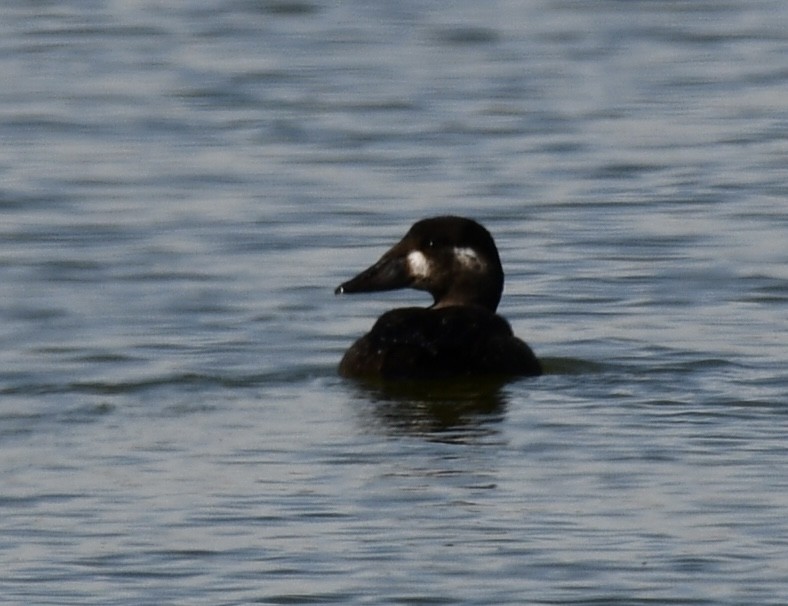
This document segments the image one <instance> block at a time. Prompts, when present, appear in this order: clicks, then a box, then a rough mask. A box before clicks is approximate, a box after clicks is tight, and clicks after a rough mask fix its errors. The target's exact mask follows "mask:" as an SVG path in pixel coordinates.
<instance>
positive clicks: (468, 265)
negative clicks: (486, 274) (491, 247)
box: [454, 247, 486, 271]
mask: <svg viewBox="0 0 788 606" xmlns="http://www.w3.org/2000/svg"><path fill="white" fill-rule="evenodd" d="M454 258H455V260H456V261H457V263H459V264H460V265H461V266H462V267H464V268H465V269H469V270H471V271H483V270H484V269H485V267H486V264H485V263H484V261H482V260H481V259H480V258H479V255H477V254H476V251H475V250H473V249H472V248H467V247H462V248H460V247H455V248H454Z"/></svg>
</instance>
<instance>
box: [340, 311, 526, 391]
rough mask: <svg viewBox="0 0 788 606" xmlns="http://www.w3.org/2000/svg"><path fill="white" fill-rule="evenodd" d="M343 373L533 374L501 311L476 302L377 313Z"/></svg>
mask: <svg viewBox="0 0 788 606" xmlns="http://www.w3.org/2000/svg"><path fill="white" fill-rule="evenodd" d="M339 372H340V374H341V375H343V376H345V377H370V378H375V377H376V378H383V379H443V378H449V377H462V376H471V375H475V376H483V375H486V376H538V375H540V374H542V369H541V366H540V364H539V361H538V360H537V359H536V356H535V355H534V353H533V352H532V351H531V348H530V347H528V345H527V344H526V343H525V342H523V341H522V340H520V339H518V338H517V337H515V336H514V334H513V333H512V329H511V327H510V326H509V323H508V322H507V321H506V320H504V319H503V318H502V317H501V316H499V315H497V314H495V313H493V312H491V311H489V310H487V309H483V308H480V307H468V306H450V307H442V308H432V309H429V308H427V309H425V308H421V307H407V308H402V309H395V310H392V311H389V312H387V313H385V314H383V315H382V316H381V317H380V318H379V319H378V321H377V322H376V323H375V325H374V326H373V327H372V330H371V331H370V332H369V333H367V334H366V335H364V336H363V337H361V338H360V339H359V340H358V341H356V342H355V343H354V344H353V346H352V347H351V348H350V349H349V350H348V351H347V352H346V353H345V355H344V357H343V358H342V361H341V362H340V365H339Z"/></svg>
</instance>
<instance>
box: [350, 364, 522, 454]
mask: <svg viewBox="0 0 788 606" xmlns="http://www.w3.org/2000/svg"><path fill="white" fill-rule="evenodd" d="M504 384H505V381H501V380H479V379H475V380H463V381H457V380H455V381H413V382H383V381H374V382H373V381H363V382H362V381H358V382H356V396H357V398H358V400H363V411H364V412H363V413H362V414H363V416H364V417H365V424H366V425H367V426H369V424H370V423H369V422H371V424H372V425H373V426H377V427H380V428H382V429H384V430H385V431H386V432H387V433H391V434H399V435H402V434H411V435H418V436H423V437H427V438H430V439H433V440H438V441H451V442H463V441H474V440H476V439H478V438H480V437H483V436H488V435H490V434H495V433H497V429H496V428H495V425H496V424H497V423H498V422H500V421H501V420H502V419H503V417H504V413H505V411H506V406H507V398H506V394H504V393H503V391H502V388H503V385H504ZM368 416H372V418H371V419H370V418H367V417H368Z"/></svg>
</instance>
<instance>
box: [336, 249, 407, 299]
mask: <svg viewBox="0 0 788 606" xmlns="http://www.w3.org/2000/svg"><path fill="white" fill-rule="evenodd" d="M392 252H393V251H390V252H389V253H386V254H385V255H383V257H381V259H380V261H378V262H377V263H375V264H374V265H373V266H372V267H370V268H368V269H365V270H364V271H362V272H361V273H360V274H358V275H357V276H356V277H355V278H352V279H350V280H348V281H347V282H344V283H342V284H340V285H339V286H337V289H336V290H335V291H334V294H336V295H341V294H351V293H358V292H378V291H381V290H395V289H397V288H406V287H408V286H410V285H411V283H412V282H413V278H412V277H411V276H410V272H409V268H408V264H407V260H406V258H405V257H403V256H401V255H399V254H391V253H392Z"/></svg>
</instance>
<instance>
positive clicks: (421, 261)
mask: <svg viewBox="0 0 788 606" xmlns="http://www.w3.org/2000/svg"><path fill="white" fill-rule="evenodd" d="M408 269H409V270H410V275H411V276H413V277H414V278H426V277H427V276H429V275H430V262H429V261H427V257H425V256H424V254H423V253H421V252H419V251H418V250H414V251H413V252H412V253H408Z"/></svg>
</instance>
